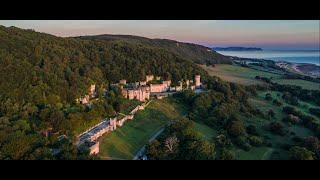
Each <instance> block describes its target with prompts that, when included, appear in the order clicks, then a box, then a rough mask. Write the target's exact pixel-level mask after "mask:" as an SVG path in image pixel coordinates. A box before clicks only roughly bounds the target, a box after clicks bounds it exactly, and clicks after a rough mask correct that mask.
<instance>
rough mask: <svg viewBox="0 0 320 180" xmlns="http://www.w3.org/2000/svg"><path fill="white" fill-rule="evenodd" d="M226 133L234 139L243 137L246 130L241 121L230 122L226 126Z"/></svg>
mask: <svg viewBox="0 0 320 180" xmlns="http://www.w3.org/2000/svg"><path fill="white" fill-rule="evenodd" d="M228 133H229V134H230V135H231V136H234V137H237V136H242V135H245V133H246V129H245V127H244V124H243V122H242V121H241V120H232V121H231V122H230V124H229V126H228Z"/></svg>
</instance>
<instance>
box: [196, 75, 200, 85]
mask: <svg viewBox="0 0 320 180" xmlns="http://www.w3.org/2000/svg"><path fill="white" fill-rule="evenodd" d="M195 85H196V88H198V87H200V86H201V80H200V75H196V76H195Z"/></svg>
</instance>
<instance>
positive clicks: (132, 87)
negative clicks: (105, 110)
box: [118, 75, 201, 102]
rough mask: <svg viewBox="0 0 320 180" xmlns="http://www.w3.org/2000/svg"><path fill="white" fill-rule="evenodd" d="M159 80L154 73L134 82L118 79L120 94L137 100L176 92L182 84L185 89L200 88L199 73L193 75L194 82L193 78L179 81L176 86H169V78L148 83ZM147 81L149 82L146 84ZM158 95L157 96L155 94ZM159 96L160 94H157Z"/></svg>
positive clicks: (181, 88)
mask: <svg viewBox="0 0 320 180" xmlns="http://www.w3.org/2000/svg"><path fill="white" fill-rule="evenodd" d="M154 79H155V80H157V81H159V80H160V77H159V76H157V77H156V78H155V77H154V75H147V76H146V81H140V82H135V83H131V84H127V83H126V80H124V79H123V80H120V81H119V83H118V84H119V85H121V86H120V87H121V88H122V90H121V91H122V95H123V96H124V97H125V98H127V99H137V100H139V101H142V102H144V101H146V100H148V99H150V96H151V95H152V94H158V95H159V93H165V92H178V91H182V90H183V89H184V88H183V84H185V85H186V88H187V89H191V90H195V89H196V88H201V80H200V75H196V76H195V84H194V85H193V80H186V81H179V85H178V86H171V80H164V81H162V82H161V83H149V82H150V81H153V80H154ZM147 83H149V84H148V85H147ZM123 86H124V87H123ZM157 97H158V96H157ZM159 97H160V96H159Z"/></svg>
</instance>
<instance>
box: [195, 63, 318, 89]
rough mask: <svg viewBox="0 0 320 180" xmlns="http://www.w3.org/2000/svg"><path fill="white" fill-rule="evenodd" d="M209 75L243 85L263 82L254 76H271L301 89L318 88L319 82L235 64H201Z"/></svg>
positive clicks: (280, 82) (277, 80)
mask: <svg viewBox="0 0 320 180" xmlns="http://www.w3.org/2000/svg"><path fill="white" fill-rule="evenodd" d="M201 67H202V68H203V69H204V70H206V71H207V72H208V73H209V75H212V76H218V77H220V78H221V79H223V80H225V81H229V82H234V83H238V84H243V85H252V84H264V82H262V81H260V80H257V79H255V77H256V76H262V77H268V78H272V81H273V82H276V83H279V84H288V85H297V86H300V87H302V88H303V89H310V90H320V83H315V82H311V81H306V80H301V79H283V78H282V76H281V75H279V74H274V73H270V72H265V71H260V70H256V69H251V68H247V67H241V66H237V65H226V64H217V65H215V67H211V66H210V67H209V66H205V65H201Z"/></svg>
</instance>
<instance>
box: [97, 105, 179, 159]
mask: <svg viewBox="0 0 320 180" xmlns="http://www.w3.org/2000/svg"><path fill="white" fill-rule="evenodd" d="M168 101H169V100H168V99H163V100H154V101H152V102H151V103H150V104H149V106H148V107H147V108H146V109H145V110H144V111H140V112H138V113H137V114H136V115H135V118H134V119H133V120H132V121H130V122H127V123H126V124H125V125H124V126H123V127H121V128H118V129H117V130H116V131H114V132H112V133H110V134H107V135H105V136H103V137H102V138H101V140H100V153H99V156H100V158H102V159H132V158H133V157H134V155H135V153H136V152H137V151H138V150H139V149H140V148H141V147H142V146H144V145H145V144H147V143H148V141H149V139H150V138H151V137H152V135H154V134H155V133H156V132H158V131H159V130H160V129H161V128H162V127H164V126H165V125H166V124H167V123H168V122H169V121H170V120H172V119H175V118H177V117H179V116H180V114H181V112H179V111H178V110H176V108H175V107H174V105H172V104H171V103H168Z"/></svg>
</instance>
